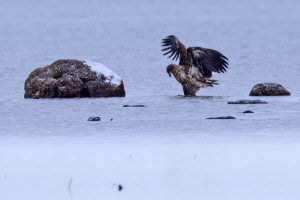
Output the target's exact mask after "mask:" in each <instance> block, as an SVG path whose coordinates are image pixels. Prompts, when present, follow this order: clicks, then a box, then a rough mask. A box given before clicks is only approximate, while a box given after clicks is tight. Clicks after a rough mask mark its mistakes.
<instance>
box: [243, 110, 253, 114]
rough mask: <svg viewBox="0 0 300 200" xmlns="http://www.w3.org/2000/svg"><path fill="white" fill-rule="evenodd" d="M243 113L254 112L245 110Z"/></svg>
mask: <svg viewBox="0 0 300 200" xmlns="http://www.w3.org/2000/svg"><path fill="white" fill-rule="evenodd" d="M243 113H254V112H253V111H251V110H245V111H244V112H243Z"/></svg>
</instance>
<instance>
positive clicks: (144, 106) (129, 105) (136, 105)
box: [123, 105, 147, 107]
mask: <svg viewBox="0 0 300 200" xmlns="http://www.w3.org/2000/svg"><path fill="white" fill-rule="evenodd" d="M123 107H147V106H146V105H124V106H123Z"/></svg>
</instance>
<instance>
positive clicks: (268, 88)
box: [249, 83, 291, 96]
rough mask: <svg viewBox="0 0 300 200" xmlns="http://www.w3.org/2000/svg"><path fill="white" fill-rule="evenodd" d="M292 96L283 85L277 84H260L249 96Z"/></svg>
mask: <svg viewBox="0 0 300 200" xmlns="http://www.w3.org/2000/svg"><path fill="white" fill-rule="evenodd" d="M283 95H291V93H290V92H289V91H288V90H287V89H285V88H284V87H283V86H282V85H280V84H277V83H259V84H256V85H255V86H254V87H253V88H252V90H251V91H250V94H249V96H283Z"/></svg>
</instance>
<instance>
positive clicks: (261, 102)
mask: <svg viewBox="0 0 300 200" xmlns="http://www.w3.org/2000/svg"><path fill="white" fill-rule="evenodd" d="M266 103H268V102H266V101H262V100H259V99H256V100H236V101H228V104H266Z"/></svg>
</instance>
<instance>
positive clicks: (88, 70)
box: [24, 59, 125, 99]
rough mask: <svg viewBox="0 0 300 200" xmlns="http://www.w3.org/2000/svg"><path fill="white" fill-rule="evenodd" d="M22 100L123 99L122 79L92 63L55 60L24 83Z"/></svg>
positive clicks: (103, 67) (35, 72)
mask: <svg viewBox="0 0 300 200" xmlns="http://www.w3.org/2000/svg"><path fill="white" fill-rule="evenodd" d="M24 89H25V94H24V98H35V99H38V98H72V97H124V96H125V89H124V84H123V81H122V79H121V78H120V77H119V76H118V75H117V74H116V73H114V72H113V71H111V70H110V69H108V68H107V67H105V66H104V65H102V64H101V63H94V62H91V61H79V60H73V59H62V60H57V61H55V62H54V63H52V64H50V65H48V66H46V67H43V68H37V69H35V70H34V71H33V72H31V73H30V74H29V76H28V78H27V79H26V81H25V85H24Z"/></svg>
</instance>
